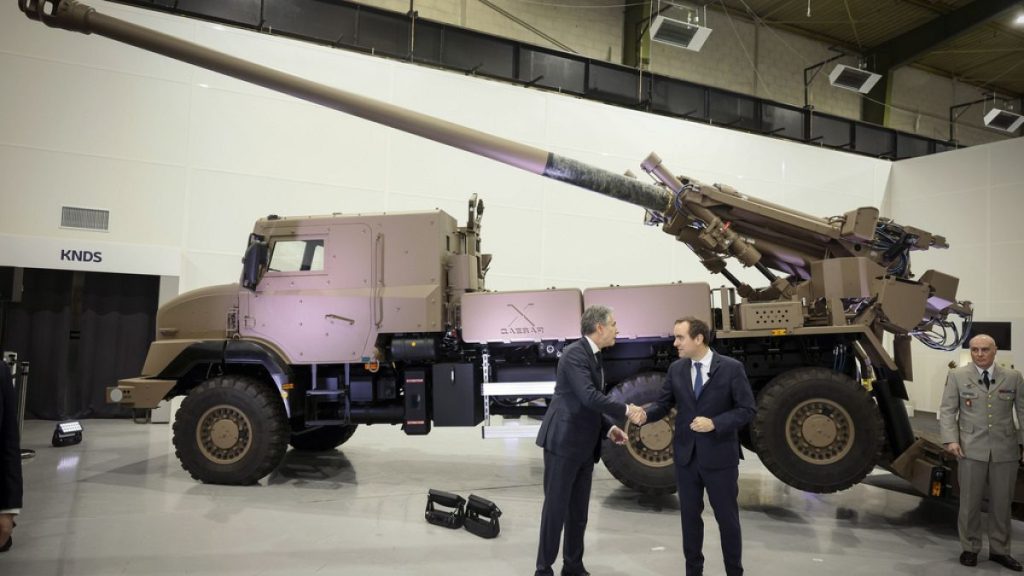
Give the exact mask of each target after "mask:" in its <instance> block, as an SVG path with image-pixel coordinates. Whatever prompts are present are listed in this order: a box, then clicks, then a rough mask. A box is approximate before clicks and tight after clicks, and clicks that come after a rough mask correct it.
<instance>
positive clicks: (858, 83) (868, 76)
mask: <svg viewBox="0 0 1024 576" xmlns="http://www.w3.org/2000/svg"><path fill="white" fill-rule="evenodd" d="M881 79H882V75H881V74H875V73H874V72H868V71H867V70H862V69H860V68H854V67H853V66H847V65H846V64H836V67H835V69H833V70H832V72H831V73H830V74H829V75H828V82H829V84H831V85H833V86H835V87H836V88H845V89H846V90H853V91H854V92H860V93H861V94H867V93H868V92H870V91H871V89H872V88H874V87H875V84H877V83H878V81H879V80H881Z"/></svg>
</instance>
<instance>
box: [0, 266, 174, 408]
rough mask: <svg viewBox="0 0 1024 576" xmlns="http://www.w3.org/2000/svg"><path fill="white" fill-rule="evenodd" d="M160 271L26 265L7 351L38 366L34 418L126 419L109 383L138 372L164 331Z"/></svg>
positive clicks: (9, 318) (31, 395)
mask: <svg viewBox="0 0 1024 576" xmlns="http://www.w3.org/2000/svg"><path fill="white" fill-rule="evenodd" d="M159 290H160V279H159V277H157V276H141V275H136V274H109V273H102V272H71V271H66V270H42V269H32V268H26V269H25V271H24V291H23V292H22V297H21V302H15V303H11V302H6V303H4V304H3V306H4V307H5V308H6V314H5V320H6V322H4V324H5V330H4V331H3V334H0V336H2V338H0V340H2V342H3V346H2V348H3V349H4V350H13V351H15V352H17V353H18V359H19V360H21V361H27V362H29V363H30V370H31V372H30V374H29V379H28V402H27V406H26V410H25V415H26V417H27V418H28V417H34V418H44V419H49V420H67V419H80V418H118V417H128V416H131V410H130V409H128V408H125V407H122V406H118V405H115V404H107V403H106V397H105V391H106V387H107V386H112V385H114V384H116V383H117V380H118V379H119V378H128V377H132V376H138V375H139V371H140V370H141V369H142V364H143V362H144V361H145V359H146V351H147V350H148V349H149V344H150V342H152V340H153V337H154V334H155V332H156V308H157V298H158V295H159Z"/></svg>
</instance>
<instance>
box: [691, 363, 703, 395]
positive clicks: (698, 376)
mask: <svg viewBox="0 0 1024 576" xmlns="http://www.w3.org/2000/svg"><path fill="white" fill-rule="evenodd" d="M693 367H694V368H696V371H695V373H694V377H693V395H694V396H696V397H697V398H700V392H701V390H703V389H704V371H703V370H701V369H700V362H694V364H693Z"/></svg>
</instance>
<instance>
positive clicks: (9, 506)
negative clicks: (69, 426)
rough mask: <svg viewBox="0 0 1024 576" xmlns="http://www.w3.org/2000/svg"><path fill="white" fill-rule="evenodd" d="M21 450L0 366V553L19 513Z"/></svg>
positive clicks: (7, 376)
mask: <svg viewBox="0 0 1024 576" xmlns="http://www.w3.org/2000/svg"><path fill="white" fill-rule="evenodd" d="M21 492H22V486H21V446H20V443H19V439H18V402H17V400H16V399H15V394H14V385H13V383H12V381H11V370H10V367H9V366H7V364H6V363H4V362H0V552H6V551H8V550H10V548H11V545H12V544H13V543H14V539H13V538H12V537H11V533H12V532H14V517H15V516H16V515H17V514H18V513H19V512H21Z"/></svg>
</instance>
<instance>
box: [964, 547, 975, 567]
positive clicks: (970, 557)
mask: <svg viewBox="0 0 1024 576" xmlns="http://www.w3.org/2000/svg"><path fill="white" fill-rule="evenodd" d="M960 563H961V564H963V565H964V566H977V565H978V553H977V552H968V551H966V550H964V552H963V554H960Z"/></svg>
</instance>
